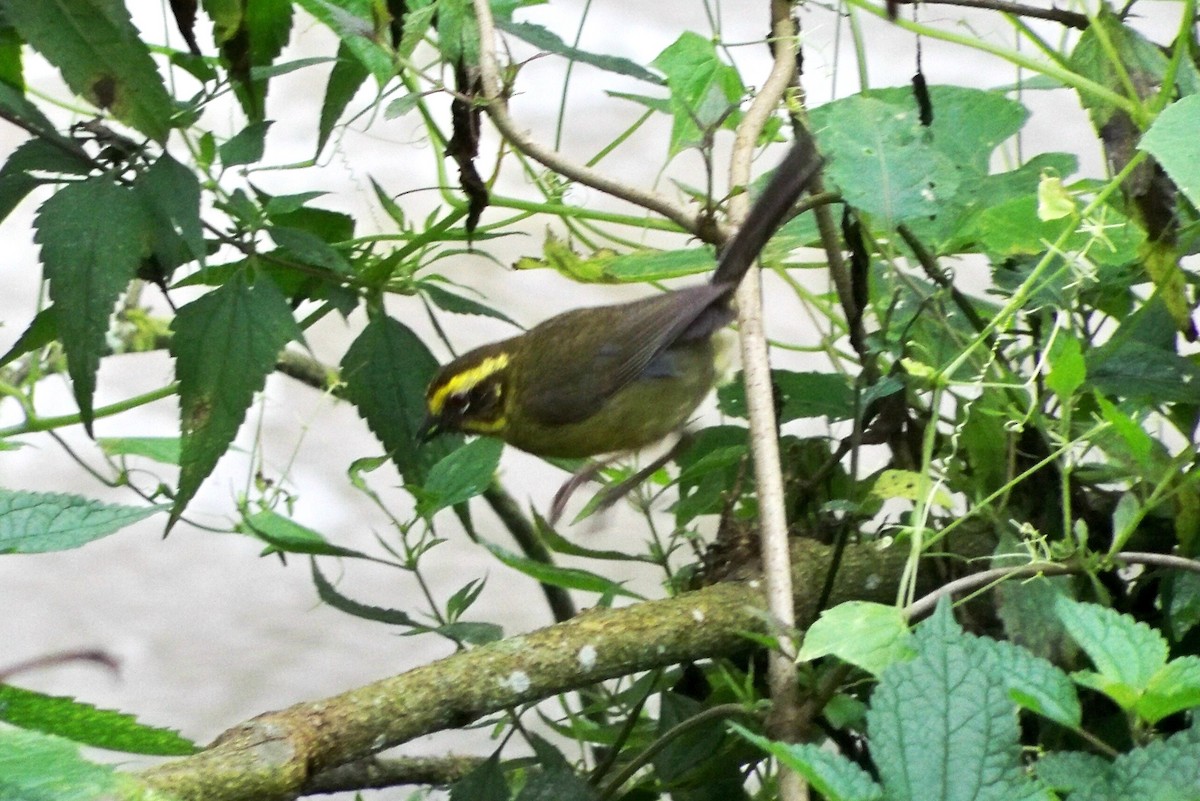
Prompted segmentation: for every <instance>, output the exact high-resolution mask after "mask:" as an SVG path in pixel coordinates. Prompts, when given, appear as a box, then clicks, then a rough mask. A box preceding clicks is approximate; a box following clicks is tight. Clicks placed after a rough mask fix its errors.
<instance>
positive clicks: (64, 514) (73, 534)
mask: <svg viewBox="0 0 1200 801" xmlns="http://www.w3.org/2000/svg"><path fill="white" fill-rule="evenodd" d="M159 511H162V507H159V506H120V505H117V504H109V503H101V502H100V501H94V500H91V499H90V498H84V497H81V496H79V495H63V494H59V493H52V492H20V491H17V490H8V489H0V553H46V552H48V551H65V550H69V549H71V548H78V547H79V546H81V545H86V544H87V543H89V542H91V541H92V540H98V539H100V538H101V537H107V536H108V535H109V534H112V533H114V532H116V531H119V530H120V529H122V528H124V527H125V526H128V525H131V524H133V523H136V522H137V521H139V520H142V519H144V518H147V517H149V516H150V515H152V514H154V513H155V512H159Z"/></svg>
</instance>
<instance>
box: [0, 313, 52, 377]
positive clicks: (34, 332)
mask: <svg viewBox="0 0 1200 801" xmlns="http://www.w3.org/2000/svg"><path fill="white" fill-rule="evenodd" d="M57 319H58V318H57V316H56V314H55V312H54V307H53V306H51V307H49V308H46V309H42V310H41V311H40V312H38V313H37V314H36V315H34V318H33V322H31V323H30V324H29V327H28V328H26V329H25V331H24V332H23V333H22V334H21V336H19V337H17V341H16V342H14V343H13V346H12V347H11V348H9V349H8V353H6V354H4V355H3V356H0V367H4V366H5V365H7V364H9V363H10V362H12V361H13V360H14V359H17V358H20V357H21V356H24V355H25V354H26V353H32V352H33V351H35V350H38V349H39V348H44V347H45V346H47V345H49V344H50V343H51V342H53V341H54V340H55V339H57V338H58V324H57Z"/></svg>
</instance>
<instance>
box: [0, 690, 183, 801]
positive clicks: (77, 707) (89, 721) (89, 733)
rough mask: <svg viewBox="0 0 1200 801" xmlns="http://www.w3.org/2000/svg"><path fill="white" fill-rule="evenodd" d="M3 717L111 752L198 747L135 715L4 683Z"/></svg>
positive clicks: (159, 752)
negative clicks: (142, 721)
mask: <svg viewBox="0 0 1200 801" xmlns="http://www.w3.org/2000/svg"><path fill="white" fill-rule="evenodd" d="M0 720H3V721H5V722H6V723H11V724H12V725H14V726H20V727H21V728H23V729H34V730H36V731H40V732H44V733H46V734H54V735H57V736H59V737H65V738H67V739H68V740H72V741H74V742H77V743H82V744H83V745H91V746H95V747H96V748H106V749H108V750H110V751H124V752H126V753H130V754H152V755H155V756H185V755H187V754H194V753H195V752H196V751H197V750H198V749H197V748H196V745H195V744H194V743H192V742H191V741H190V740H187V739H185V738H183V737H182V736H180V734H179V733H178V732H176V731H172V730H170V729H160V728H157V727H154V726H147V725H145V724H143V723H138V721H137V719H136V718H134V717H133V715H128V714H126V713H124V712H115V711H112V710H108V709H97V708H96V707H94V706H92V705H91V704H85V703H83V702H81V701H76V700H75V699H73V698H62V697H59V696H54V695H45V694H43V693H38V692H34V691H32V690H26V689H22V688H20V687H13V686H11V685H6V684H0ZM2 784H3V782H0V785H2Z"/></svg>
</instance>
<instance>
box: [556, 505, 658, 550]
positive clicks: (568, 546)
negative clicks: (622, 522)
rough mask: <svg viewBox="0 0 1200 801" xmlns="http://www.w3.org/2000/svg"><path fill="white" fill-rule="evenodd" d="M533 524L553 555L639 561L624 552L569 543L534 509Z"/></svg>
mask: <svg viewBox="0 0 1200 801" xmlns="http://www.w3.org/2000/svg"><path fill="white" fill-rule="evenodd" d="M533 523H534V525H535V526H536V527H537V533H538V538H539V539H540V540H542V542H544V543H545V544H546V547H547V548H549V549H550V550H551V551H553V552H554V553H561V554H564V555H566V556H581V557H583V558H584V559H603V560H605V561H617V562H638V561H641V557H638V556H633V555H631V554H628V553H626V552H625V551H605V550H597V549H594V548H585V547H583V546H582V545H578V544H576V543H574V542H571V541H570V540H568V539H567V538H566V537H564V536H562V535H561V534H559V533H558V532H557V531H555V530H554V529H553V528H551V527H550V524H549V523H547V522H546V521H545V519H544V518H543V517H542V516H541V515H539V514H538V513H537V510H536V509H535V510H533Z"/></svg>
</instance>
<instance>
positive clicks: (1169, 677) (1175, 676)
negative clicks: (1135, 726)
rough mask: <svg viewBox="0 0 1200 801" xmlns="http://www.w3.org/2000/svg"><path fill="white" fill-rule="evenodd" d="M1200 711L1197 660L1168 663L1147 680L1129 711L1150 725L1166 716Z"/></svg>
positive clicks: (1199, 666) (1187, 658) (1199, 664)
mask: <svg viewBox="0 0 1200 801" xmlns="http://www.w3.org/2000/svg"><path fill="white" fill-rule="evenodd" d="M1193 707H1200V657H1197V656H1192V655H1190V654H1189V655H1186V656H1181V657H1178V658H1177V659H1172V660H1171V661H1170V662H1168V663H1167V664H1166V665H1164V666H1163V667H1162V669H1161V670H1159V671H1158V672H1157V673H1155V674H1154V676H1153V677H1152V678H1151V679H1150V684H1149V686H1147V687H1146V692H1145V693H1143V694H1142V697H1141V698H1139V699H1138V701H1137V705H1136V706H1134V708H1133V710H1134V712H1136V713H1137V714H1138V717H1140V718H1141V719H1142V720H1144V721H1146V722H1147V723H1149V724H1150V725H1152V726H1153V725H1154V724H1155V723H1158V722H1159V721H1160V720H1162V719H1163V718H1165V717H1166V716H1167V715H1173V714H1175V713H1176V712H1181V711H1183V710H1185V709H1192V708H1193Z"/></svg>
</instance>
